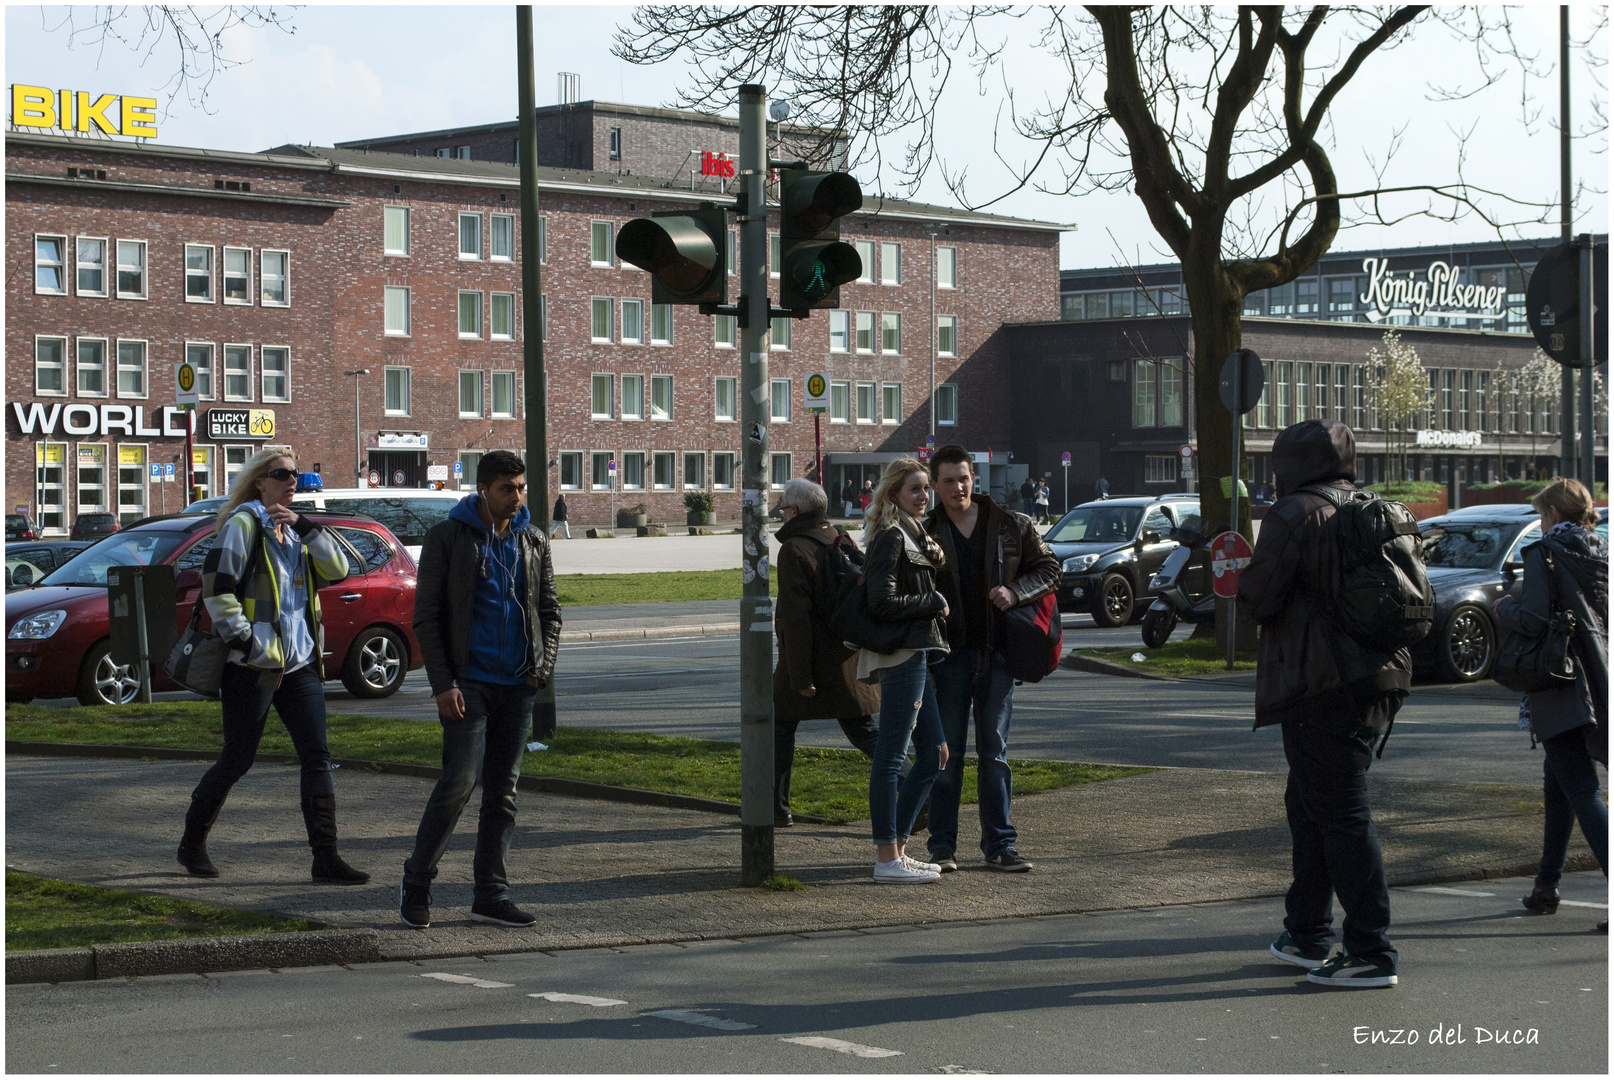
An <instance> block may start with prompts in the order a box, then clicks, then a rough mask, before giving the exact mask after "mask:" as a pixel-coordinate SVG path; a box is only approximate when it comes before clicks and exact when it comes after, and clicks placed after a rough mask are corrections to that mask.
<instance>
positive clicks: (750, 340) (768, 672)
mask: <svg viewBox="0 0 1614 1080" xmlns="http://www.w3.org/2000/svg"><path fill="white" fill-rule="evenodd" d="M766 106H767V90H766V89H765V88H763V87H762V86H759V85H757V84H754V83H748V84H746V85H744V86H742V87H740V160H739V163H738V164H739V172H740V205H741V207H742V213H741V214H740V298H739V305H738V306H739V308H740V311H741V316H740V319H739V322H740V355H741V357H742V358H743V359H742V360H741V364H740V366H741V373H740V421H741V423H740V426H741V430H742V432H743V433H744V448H743V451H744V452H743V454H742V458H741V465H740V490H741V510H740V515H741V517H740V531H741V534H742V535H741V540H740V542H741V545H742V547H743V549H744V554H743V570H742V577H743V579H744V583H743V585H742V588H741V594H740V884H741V885H745V886H751V885H760V884H762V883H763V882H764V881H766V880H767V879H768V877H769V875H771V874H772V873H773V603H772V601H771V600H770V599H769V598H768V572H769V569H768V535H767V530H766V529H765V528H764V527H763V526H764V524H765V523H766V522H767V515H768V506H767V492H768V483H767V481H768V477H767V463H768V427H767V421H768V419H769V414H768V413H767V412H765V411H764V403H766V402H767V401H768V400H769V395H768V389H769V386H768V340H769V334H768V329H769V325H768V314H769V311H768V308H769V301H768V206H767V199H766V197H765V196H766V194H767V186H768V143H767V127H766V125H767V120H766V117H765V116H764V112H765V109H766Z"/></svg>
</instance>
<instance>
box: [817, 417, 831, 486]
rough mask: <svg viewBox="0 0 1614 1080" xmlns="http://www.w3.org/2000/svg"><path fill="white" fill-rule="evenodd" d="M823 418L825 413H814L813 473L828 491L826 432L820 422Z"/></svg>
mask: <svg viewBox="0 0 1614 1080" xmlns="http://www.w3.org/2000/svg"><path fill="white" fill-rule="evenodd" d="M823 419H824V414H823V413H813V475H814V476H815V477H817V478H818V486H819V487H821V488H823V489H824V490H825V491H826V492H827V491H828V490H829V486H828V485H827V484H825V483H824V432H823V427H822V426H821V423H820V421H822V420H823Z"/></svg>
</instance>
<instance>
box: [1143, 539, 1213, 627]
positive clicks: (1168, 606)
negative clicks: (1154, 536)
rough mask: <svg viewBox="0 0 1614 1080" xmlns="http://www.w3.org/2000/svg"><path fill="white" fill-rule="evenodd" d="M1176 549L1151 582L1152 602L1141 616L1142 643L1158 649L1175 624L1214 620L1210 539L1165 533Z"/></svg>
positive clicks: (1167, 557)
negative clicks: (1153, 595)
mask: <svg viewBox="0 0 1614 1080" xmlns="http://www.w3.org/2000/svg"><path fill="white" fill-rule="evenodd" d="M1167 535H1169V536H1170V537H1171V538H1172V539H1173V540H1175V541H1177V547H1176V548H1175V549H1174V550H1173V551H1172V552H1171V554H1169V555H1167V556H1166V561H1165V563H1164V564H1163V565H1162V566H1161V567H1160V572H1159V573H1157V574H1156V575H1155V576H1154V577H1153V578H1152V579H1151V580H1150V581H1149V588H1150V589H1151V590H1152V591H1154V593H1155V601H1154V603H1152V604H1150V605H1149V610H1148V611H1147V612H1146V613H1145V614H1144V616H1143V644H1144V646H1145V647H1147V648H1150V649H1158V648H1160V646H1162V645H1164V644H1165V643H1166V642H1167V641H1169V640H1170V639H1171V632H1172V631H1173V630H1175V629H1176V628H1177V623H1178V622H1179V621H1180V622H1186V623H1194V624H1198V623H1208V622H1215V621H1216V593H1215V591H1214V590H1213V589H1212V588H1211V575H1210V552H1209V550H1208V547H1207V545H1208V542H1209V540H1210V538H1209V537H1208V536H1205V535H1204V534H1202V533H1199V532H1197V531H1195V530H1193V529H1173V530H1171V532H1170V533H1168V534H1167Z"/></svg>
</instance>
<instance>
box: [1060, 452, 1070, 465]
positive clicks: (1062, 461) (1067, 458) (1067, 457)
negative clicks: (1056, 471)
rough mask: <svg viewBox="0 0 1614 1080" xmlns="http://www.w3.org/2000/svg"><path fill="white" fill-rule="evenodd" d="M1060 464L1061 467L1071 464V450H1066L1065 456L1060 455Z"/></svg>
mask: <svg viewBox="0 0 1614 1080" xmlns="http://www.w3.org/2000/svg"><path fill="white" fill-rule="evenodd" d="M1059 463H1060V464H1061V465H1069V464H1070V451H1069V450H1066V451H1065V452H1064V453H1063V454H1060V455H1059Z"/></svg>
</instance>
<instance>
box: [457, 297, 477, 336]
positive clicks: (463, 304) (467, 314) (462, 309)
mask: <svg viewBox="0 0 1614 1080" xmlns="http://www.w3.org/2000/svg"><path fill="white" fill-rule="evenodd" d="M459 328H460V337H462V338H479V337H481V336H482V294H481V293H479V292H466V291H464V290H461V292H460V302H459Z"/></svg>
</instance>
